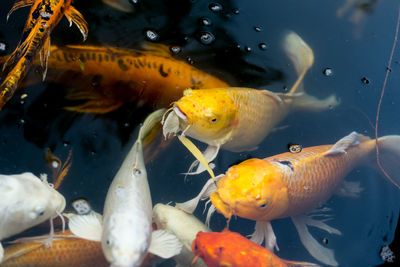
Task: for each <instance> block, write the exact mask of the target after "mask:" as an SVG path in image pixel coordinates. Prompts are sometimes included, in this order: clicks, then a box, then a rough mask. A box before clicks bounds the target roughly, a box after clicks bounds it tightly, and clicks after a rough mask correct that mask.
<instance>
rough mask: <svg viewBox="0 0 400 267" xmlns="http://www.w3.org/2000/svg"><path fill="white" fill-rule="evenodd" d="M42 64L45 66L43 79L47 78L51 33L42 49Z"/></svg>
mask: <svg viewBox="0 0 400 267" xmlns="http://www.w3.org/2000/svg"><path fill="white" fill-rule="evenodd" d="M39 55H40V65H41V66H42V68H43V78H42V81H44V80H45V79H46V74H47V63H48V60H49V56H50V35H48V36H47V38H46V40H44V43H43V47H42V50H40V54H39Z"/></svg>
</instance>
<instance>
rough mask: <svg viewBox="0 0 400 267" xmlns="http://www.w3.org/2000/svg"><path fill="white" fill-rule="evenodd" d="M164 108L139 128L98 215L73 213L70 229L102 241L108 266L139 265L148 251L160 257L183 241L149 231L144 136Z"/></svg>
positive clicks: (176, 251) (178, 248) (173, 251)
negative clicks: (136, 137)
mask: <svg viewBox="0 0 400 267" xmlns="http://www.w3.org/2000/svg"><path fill="white" fill-rule="evenodd" d="M163 112H164V110H163V109H161V110H158V111H155V112H153V113H152V114H151V115H149V117H148V118H147V119H146V120H145V122H144V123H143V126H142V127H141V128H140V131H139V136H138V139H137V141H136V142H135V144H134V145H133V147H132V149H131V150H130V151H129V153H128V155H127V156H126V158H125V160H124V162H123V163H122V166H121V168H120V169H119V171H118V172H117V174H116V176H115V177H114V180H113V181H112V183H111V185H110V188H109V189H108V193H107V197H106V200H105V204H104V211H103V219H102V222H100V220H99V219H98V216H96V215H93V214H89V215H86V216H74V217H73V218H76V219H77V220H79V222H76V221H75V222H73V226H72V227H71V222H70V229H71V231H72V232H73V233H74V234H75V235H77V236H79V237H82V238H86V239H89V240H95V241H100V240H101V242H102V248H103V252H104V255H105V257H106V259H107V260H108V261H109V262H110V263H111V266H118V267H122V266H123V267H131V266H140V264H141V263H142V262H143V260H144V258H145V256H146V254H147V252H150V253H152V254H155V255H157V256H159V257H161V258H170V257H172V256H175V255H177V254H179V253H180V251H181V248H182V245H181V243H180V242H179V240H178V239H177V238H176V237H175V236H174V235H172V234H170V233H168V232H166V231H164V230H157V231H154V232H152V203H151V195H150V189H149V185H148V182H147V173H146V168H145V164H144V159H143V149H142V141H143V138H144V137H146V135H147V134H148V133H149V132H150V131H151V130H152V129H153V127H154V126H155V125H156V124H157V123H159V122H160V121H161V117H162V114H163Z"/></svg>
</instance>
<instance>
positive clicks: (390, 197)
mask: <svg viewBox="0 0 400 267" xmlns="http://www.w3.org/2000/svg"><path fill="white" fill-rule="evenodd" d="M75 2H76V3H74V6H75V7H76V8H77V9H78V10H80V11H81V13H82V14H83V15H84V17H85V19H86V20H87V22H88V23H89V36H88V40H87V41H86V44H87V45H95V46H104V45H109V46H115V47H123V48H129V49H138V48H140V47H141V45H142V43H143V42H144V41H156V42H160V43H163V44H166V45H168V46H170V47H171V50H172V52H173V57H174V58H175V59H179V60H182V61H185V62H186V63H188V64H191V65H192V66H194V67H196V68H198V69H201V70H203V71H205V72H207V73H209V74H211V75H214V76H215V77H218V78H220V79H222V80H224V81H226V82H227V83H228V84H231V85H235V86H246V87H253V88H260V89H268V90H271V91H274V92H281V93H282V92H285V88H288V87H290V86H291V85H292V84H293V82H294V81H295V80H296V77H297V75H296V71H295V69H294V68H293V66H292V65H291V63H290V60H289V59H288V58H287V56H286V55H285V53H284V51H283V49H282V47H281V39H282V36H283V34H284V32H285V31H286V30H293V31H295V32H297V33H298V34H299V35H301V36H302V38H303V39H304V40H306V41H307V43H308V44H309V45H310V46H311V48H312V49H313V51H314V54H315V63H314V65H313V67H312V68H311V69H310V71H309V73H307V75H306V77H305V80H304V85H305V90H306V91H307V93H309V94H311V95H315V96H317V97H319V98H322V97H326V96H328V95H330V94H333V93H335V94H336V95H337V96H339V97H340V99H341V104H340V106H338V107H337V108H335V109H334V110H330V111H328V112H324V113H318V114H314V113H298V114H292V115H290V116H289V117H287V119H285V120H284V121H283V122H281V124H280V125H279V126H280V127H279V129H277V130H276V131H275V132H273V133H271V134H270V135H269V136H268V137H267V138H266V139H265V140H264V141H263V142H262V143H261V144H260V145H259V147H258V149H257V150H253V151H248V152H243V153H232V152H229V151H221V152H220V154H219V155H218V157H217V159H216V160H215V163H216V168H215V169H214V172H215V173H216V174H219V173H222V172H225V171H226V170H227V168H228V167H229V166H231V165H233V164H236V163H238V162H239V161H243V160H245V159H248V158H250V157H260V158H264V157H267V156H271V155H275V154H279V153H283V152H286V151H288V148H290V149H291V148H292V146H293V145H295V146H296V147H295V148H296V149H298V148H300V149H301V148H304V147H308V146H315V145H320V144H330V143H334V142H336V141H337V140H338V139H340V138H341V137H343V136H345V135H347V134H349V133H350V132H351V131H357V132H359V133H362V134H365V135H368V136H371V137H372V136H373V134H374V128H373V125H371V121H374V118H375V113H376V106H377V103H378V97H379V95H380V87H381V84H382V81H383V78H384V75H385V69H386V64H387V59H388V56H389V54H390V49H391V46H392V41H393V34H394V29H395V23H396V16H397V8H398V2H397V1H396V0H387V1H350V0H341V1H317V0H309V1H294V0H285V1H274V2H266V1H264V2H262V3H261V2H259V1H258V2H256V3H253V2H252V3H249V2H248V1H184V0H180V1H150V0H143V1H134V2H135V4H134V9H135V10H134V12H133V13H123V12H120V11H118V10H114V9H112V8H110V7H109V6H108V5H104V4H103V3H102V1H75ZM171 2H173V3H171ZM0 5H1V8H0V53H1V55H5V54H9V53H10V52H12V51H13V49H14V48H15V46H16V45H17V43H18V41H19V38H20V33H21V31H22V28H23V25H24V24H25V18H26V14H27V13H28V10H29V8H26V9H21V10H18V11H16V12H15V14H13V16H11V17H10V19H9V21H8V23H6V21H5V18H6V14H7V12H8V10H9V9H10V7H11V5H12V1H2V3H1V4H0ZM1 18H3V19H1ZM79 34H80V33H79V32H78V31H71V30H70V29H69V28H68V23H67V21H66V20H62V21H61V23H60V24H59V25H58V26H57V28H56V29H55V30H54V31H53V33H52V36H51V37H52V44H55V45H58V46H61V45H67V44H76V45H80V44H81V36H80V35H79ZM3 47H5V48H3ZM3 50H4V51H3ZM399 57H400V49H397V50H396V53H395V55H394V61H393V65H392V69H391V74H390V76H389V81H388V85H387V89H386V90H387V91H386V95H385V98H384V100H383V106H382V110H381V121H380V128H379V135H389V134H400V128H399V123H398V116H397V115H395V114H397V113H398V112H396V110H397V104H398V102H399V100H400V94H399V93H398V91H397V90H396V88H398V87H399V86H400V75H399V72H400V64H399V61H400V59H399ZM33 75H35V74H33ZM1 77H4V75H1ZM75 78H76V79H77V80H76V81H79V79H80V78H82V77H75ZM76 81H74V82H76ZM366 81H368V82H366ZM85 82H86V83H87V81H85V80H82V83H85ZM69 89H70V87H68V86H66V85H65V83H64V84H63V83H59V82H57V81H56V80H50V79H49V80H46V81H45V82H44V83H42V82H36V81H35V82H31V83H30V84H29V81H28V85H27V87H26V88H25V89H24V90H20V91H19V92H17V93H16V94H15V96H14V98H13V99H12V100H11V101H10V102H9V103H8V104H7V105H6V106H5V108H4V109H3V110H2V111H1V113H0V132H1V135H0V147H1V149H0V151H1V152H0V153H1V154H0V173H2V174H9V173H20V172H24V171H31V172H33V173H35V174H39V173H42V172H47V173H49V172H50V170H49V168H48V167H47V165H46V162H45V151H46V148H50V149H51V151H52V152H53V153H54V155H57V156H58V157H59V158H60V159H62V160H65V159H66V158H67V156H68V152H69V150H70V149H72V166H71V170H70V173H69V174H68V176H67V177H66V178H65V180H64V181H63V184H62V185H61V187H60V191H61V193H63V194H64V195H65V197H66V199H67V201H72V200H74V199H77V198H79V197H84V198H85V199H88V200H89V201H90V203H91V205H92V207H93V209H94V210H97V211H101V210H102V207H103V204H104V198H105V195H106V192H107V188H108V185H109V183H110V182H111V179H112V178H113V177H114V175H115V172H116V171H117V170H118V168H119V166H120V163H121V162H122V160H123V158H124V157H125V154H126V153H127V151H128V150H129V148H130V146H131V144H132V143H133V141H134V138H135V136H136V134H137V126H138V125H139V123H140V122H142V121H143V119H144V117H145V116H146V115H147V114H148V113H149V112H150V111H151V107H141V108H137V107H136V104H135V103H130V104H126V105H124V106H122V107H121V108H119V109H118V110H116V111H113V112H110V113H107V114H102V115H96V114H80V113H74V112H71V111H67V110H64V109H63V108H64V107H66V106H69V105H70V104H71V102H70V101H69V100H67V99H66V98H65V96H66V94H67V92H68V90H69ZM25 93H26V94H27V97H25V98H23V99H21V96H22V95H23V94H25ZM197 144H198V145H199V146H200V147H201V149H204V148H205V147H204V146H203V145H202V144H199V143H197ZM153 157H154V159H153V160H152V161H151V162H149V164H148V165H147V168H148V172H149V174H148V175H149V183H150V188H151V190H152V197H153V203H154V204H155V203H158V202H163V203H167V202H169V201H176V202H182V201H186V200H188V199H189V198H192V197H194V195H195V194H196V193H197V192H198V191H199V190H200V188H201V187H202V185H203V184H204V182H205V181H206V179H207V178H208V176H207V174H205V173H204V174H201V175H198V176H188V177H187V179H186V180H185V181H184V176H183V175H181V173H184V172H186V171H187V168H188V167H189V165H190V163H191V162H192V161H193V158H192V156H191V155H190V154H189V152H188V151H187V150H186V149H185V148H184V147H183V146H182V145H181V144H180V143H179V142H177V141H175V140H174V141H172V142H171V144H170V145H169V146H166V147H163V149H159V151H157V154H156V156H153ZM347 180H349V181H360V182H361V186H362V188H363V189H364V190H363V192H362V193H361V195H360V197H359V198H343V197H340V196H333V197H332V198H331V199H330V200H329V201H328V202H327V203H326V204H325V206H326V207H329V208H331V209H332V210H331V214H332V215H333V219H332V220H331V221H329V224H330V225H331V226H333V227H335V228H337V229H339V230H340V231H341V232H342V235H341V236H336V235H329V234H326V233H325V232H322V231H320V230H318V229H311V231H312V233H313V235H314V236H315V237H316V238H317V239H319V240H321V242H322V241H323V243H324V244H325V245H326V246H327V247H328V248H332V249H333V250H334V252H335V255H336V259H337V261H338V262H339V265H340V266H374V265H378V264H381V263H382V260H381V258H380V255H379V252H380V250H381V248H382V247H383V246H385V245H388V244H390V243H391V242H392V240H393V238H394V231H395V229H396V225H397V220H398V216H399V205H398V203H399V200H400V197H399V196H400V193H399V192H398V190H397V189H396V188H395V187H394V186H392V185H391V184H390V183H389V182H388V181H387V180H385V179H384V178H383V176H382V174H381V173H380V171H379V170H377V169H375V168H369V167H367V166H360V167H359V168H357V169H356V170H354V171H352V172H351V173H350V174H349V176H348V178H347ZM201 212H202V208H199V209H198V210H197V211H196V215H197V216H198V217H200V218H202V220H203V221H204V219H205V215H203V214H202V213H201ZM225 225H226V224H225V219H224V218H223V216H222V215H220V214H219V215H214V216H213V218H212V224H211V227H212V228H213V230H216V231H219V230H222V229H223V228H224V227H225ZM272 225H273V227H274V229H275V231H276V232H275V233H276V235H277V237H278V244H279V248H280V251H279V252H278V253H277V255H278V256H280V257H281V258H285V259H293V260H302V261H311V262H312V261H314V262H315V260H313V258H312V257H311V256H310V255H309V254H308V253H307V251H306V250H305V249H304V247H303V246H302V245H301V243H300V241H299V238H298V235H297V232H296V230H295V228H294V227H293V225H292V224H291V222H290V221H289V220H288V219H281V220H276V221H273V222H272ZM253 227H254V222H252V221H248V220H244V219H241V218H238V219H232V220H231V222H230V229H231V230H232V231H238V232H240V233H242V234H250V233H251V232H252V231H253ZM394 252H395V253H396V252H397V253H398V251H394ZM397 255H398V257H399V256H400V255H399V254H397ZM162 266H173V263H172V262H171V261H169V262H167V263H164V264H163V265H162Z"/></svg>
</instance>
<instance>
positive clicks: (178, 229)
mask: <svg viewBox="0 0 400 267" xmlns="http://www.w3.org/2000/svg"><path fill="white" fill-rule="evenodd" d="M153 220H154V222H155V223H156V224H157V229H163V230H167V231H168V232H171V233H172V234H174V235H175V236H176V237H177V238H178V239H179V240H180V241H181V243H182V244H183V246H182V251H181V253H179V254H178V255H176V256H174V260H175V261H176V263H177V265H176V266H179V267H182V266H193V267H207V265H206V264H205V263H204V261H203V260H202V259H198V260H197V261H196V262H195V263H193V264H192V261H193V259H194V258H195V255H194V253H193V252H192V243H193V241H194V240H195V239H196V235H197V233H198V232H200V231H201V232H206V233H209V232H211V230H210V229H209V228H208V227H207V226H206V225H205V224H204V223H202V222H201V221H199V220H198V219H197V218H196V217H195V216H194V215H193V214H189V213H187V212H184V211H183V210H180V209H178V208H176V207H173V206H170V205H164V204H160V203H159V204H157V205H155V206H154V208H153ZM191 264H192V265H191Z"/></svg>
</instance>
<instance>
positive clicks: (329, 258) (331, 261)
mask: <svg viewBox="0 0 400 267" xmlns="http://www.w3.org/2000/svg"><path fill="white" fill-rule="evenodd" d="M291 218H292V221H293V224H294V226H295V227H296V229H297V232H298V233H299V237H300V241H301V243H302V244H303V245H304V247H305V248H306V249H307V251H308V253H310V254H311V256H313V257H314V258H315V259H317V260H318V261H320V262H322V263H324V264H327V265H330V266H338V263H337V261H336V259H335V255H334V253H333V250H332V249H329V248H325V247H323V246H322V245H321V244H320V243H318V241H317V240H315V238H314V237H313V236H312V235H311V234H310V232H309V231H308V227H307V224H309V223H310V221H308V220H307V219H309V218H308V217H307V216H305V215H299V216H295V217H291ZM313 226H315V225H313ZM317 227H319V226H317ZM319 228H320V227H319ZM335 230H336V229H335Z"/></svg>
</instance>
